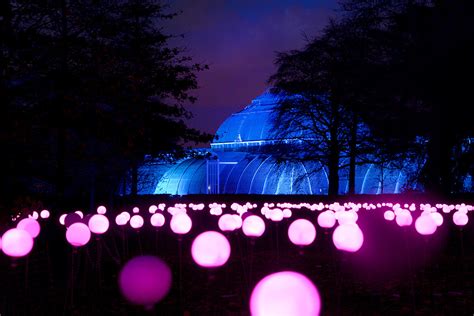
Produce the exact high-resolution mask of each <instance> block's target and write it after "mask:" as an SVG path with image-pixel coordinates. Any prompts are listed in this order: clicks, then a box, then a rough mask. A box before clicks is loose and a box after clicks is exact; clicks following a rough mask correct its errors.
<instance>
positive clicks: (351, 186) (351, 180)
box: [348, 117, 357, 195]
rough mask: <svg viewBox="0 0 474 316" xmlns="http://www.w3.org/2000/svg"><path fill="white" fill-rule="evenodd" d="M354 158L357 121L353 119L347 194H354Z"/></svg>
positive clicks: (355, 153) (355, 155) (355, 154)
mask: <svg viewBox="0 0 474 316" xmlns="http://www.w3.org/2000/svg"><path fill="white" fill-rule="evenodd" d="M356 157H357V119H356V117H353V121H352V126H351V139H350V144H349V192H348V193H349V194H350V195H353V194H355V177H356Z"/></svg>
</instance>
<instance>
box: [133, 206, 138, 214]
mask: <svg viewBox="0 0 474 316" xmlns="http://www.w3.org/2000/svg"><path fill="white" fill-rule="evenodd" d="M132 212H133V213H140V209H139V208H138V207H136V206H135V207H134V208H133V209H132Z"/></svg>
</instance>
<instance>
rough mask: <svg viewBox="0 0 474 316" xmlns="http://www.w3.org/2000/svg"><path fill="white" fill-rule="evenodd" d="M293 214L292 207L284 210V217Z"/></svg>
mask: <svg viewBox="0 0 474 316" xmlns="http://www.w3.org/2000/svg"><path fill="white" fill-rule="evenodd" d="M291 215H292V212H291V210H290V209H287V208H286V209H284V210H283V217H284V218H290V217H291Z"/></svg>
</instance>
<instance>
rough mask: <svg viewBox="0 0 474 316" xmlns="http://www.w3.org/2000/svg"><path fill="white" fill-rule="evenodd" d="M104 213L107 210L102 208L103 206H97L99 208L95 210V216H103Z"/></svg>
mask: <svg viewBox="0 0 474 316" xmlns="http://www.w3.org/2000/svg"><path fill="white" fill-rule="evenodd" d="M106 212H107V208H106V207H105V206H103V205H101V206H99V207H98V208H97V214H102V215H103V214H105V213H106Z"/></svg>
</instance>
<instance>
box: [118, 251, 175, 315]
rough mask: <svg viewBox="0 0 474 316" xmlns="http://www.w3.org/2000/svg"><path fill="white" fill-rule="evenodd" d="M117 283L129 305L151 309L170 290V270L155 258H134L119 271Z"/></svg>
mask: <svg viewBox="0 0 474 316" xmlns="http://www.w3.org/2000/svg"><path fill="white" fill-rule="evenodd" d="M118 283H119V287H120V291H121V292H122V295H123V296H124V297H125V298H126V299H127V300H128V301H129V302H130V303H132V304H136V305H143V306H144V307H145V308H146V309H152V308H153V305H155V304H156V303H158V302H159V301H161V300H162V299H163V298H164V297H165V296H166V295H167V294H168V292H169V290H170V288H171V270H170V268H169V267H168V265H167V264H166V263H165V262H163V261H162V260H161V259H159V258H157V257H154V256H141V257H135V258H133V259H131V260H130V261H128V262H127V263H126V264H125V266H124V267H123V268H122V270H121V271H120V275H119V280H118Z"/></svg>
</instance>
